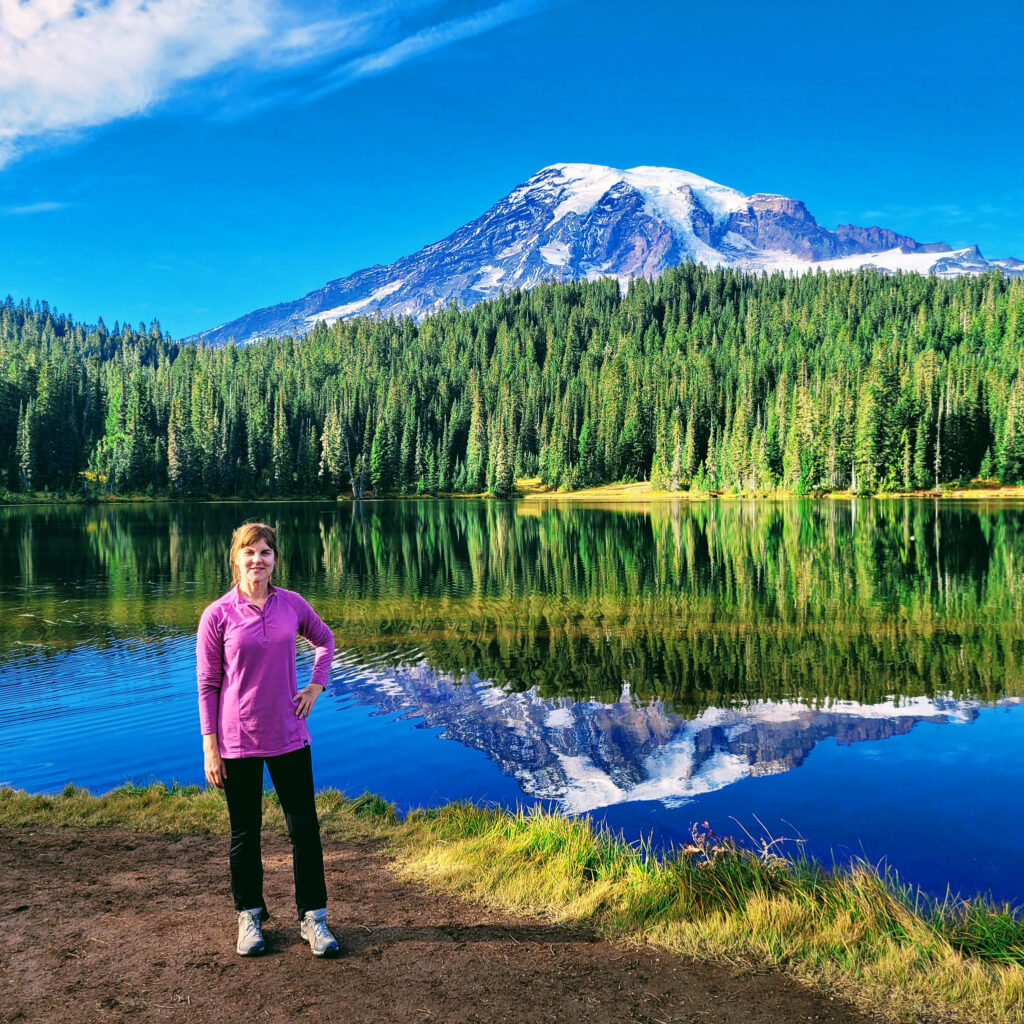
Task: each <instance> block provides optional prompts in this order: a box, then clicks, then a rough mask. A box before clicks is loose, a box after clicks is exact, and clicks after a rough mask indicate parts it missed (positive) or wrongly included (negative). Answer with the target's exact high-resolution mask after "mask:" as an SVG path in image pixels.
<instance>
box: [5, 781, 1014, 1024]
mask: <svg viewBox="0 0 1024 1024" xmlns="http://www.w3.org/2000/svg"><path fill="white" fill-rule="evenodd" d="M317 800H318V808H319V810H320V816H321V824H322V831H323V835H324V840H325V842H335V841H341V842H360V841H368V840H373V841H376V842H381V843H383V844H384V845H385V847H386V848H387V851H388V855H389V857H390V859H391V862H390V869H391V871H392V872H394V873H395V874H396V875H397V877H398V878H399V879H400V880H403V881H407V882H410V883H415V884H419V885H425V886H427V887H428V888H429V889H432V890H434V891H437V892H441V893H445V894H448V895H453V896H458V897H461V898H462V899H465V900H468V901H470V902H471V903H472V904H475V905H479V906H486V907H490V908H493V909H497V910H500V911H502V912H506V913H514V914H519V915H527V916H528V917H530V918H535V919H537V918H539V919H542V920H545V921H548V922H549V923H551V924H553V925H568V926H570V927H582V928H586V929H588V930H591V931H593V932H594V933H595V934H596V935H599V936H600V937H601V938H602V939H603V940H609V941H627V942H631V943H644V944H649V945H652V946H655V947H660V948H662V949H664V950H666V951H669V952H671V953H674V954H678V955H680V956H682V957H684V958H687V959H690V960H694V961H701V962H718V963H733V964H736V963H741V964H745V965H748V967H749V969H751V970H754V971H758V970H765V969H768V970H771V971H778V972H782V973H783V974H786V975H788V976H789V977H791V978H793V979H794V980H796V981H798V982H800V983H802V984H807V985H810V986H812V987H813V988H815V989H817V990H818V991H819V992H822V993H824V994H826V995H830V996H838V997H841V998H843V999H846V1000H849V1001H850V1002H851V1003H852V1004H854V1005H856V1006H858V1007H859V1009H860V1010H861V1011H864V1012H868V1013H882V1014H885V1015H886V1019H887V1020H892V1021H901V1022H902V1021H905V1022H910V1021H920V1020H925V1019H931V1018H932V1016H933V1015H935V1016H936V1017H941V1019H943V1020H962V1021H965V1022H966V1021H971V1022H977V1024H981V1022H986V1024H1010V1022H1020V1021H1022V1020H1024V922H1022V921H1021V920H1020V917H1019V913H1018V912H1017V910H1015V908H1012V907H1009V906H1007V905H996V904H992V903H988V902H986V901H984V900H981V899H977V900H971V901H967V902H957V903H953V904H946V905H942V906H938V907H936V906H929V905H928V904H927V903H924V902H922V900H921V897H920V895H919V894H917V893H914V892H912V891H911V890H909V889H906V888H901V887H900V886H899V884H898V881H897V880H896V879H895V878H893V877H892V876H883V875H879V874H878V873H877V872H876V871H875V870H874V869H873V868H872V867H871V866H870V865H858V866H855V867H853V868H852V869H849V870H844V869H826V868H825V867H823V866H822V865H819V864H814V863H811V862H808V861H799V860H791V859H786V858H782V857H778V856H776V855H775V854H774V853H773V851H772V850H771V848H770V847H769V846H765V848H764V849H762V850H760V851H758V852H751V851H748V850H744V849H742V848H740V847H738V846H737V844H735V843H734V842H733V841H732V840H731V839H729V838H728V837H722V836H715V835H713V834H712V833H710V832H709V831H708V830H707V829H702V828H700V827H695V828H694V831H693V841H692V843H691V844H689V845H687V846H686V847H684V848H683V849H682V850H680V851H678V852H677V853H676V854H674V855H673V856H671V857H669V858H667V859H663V860H660V859H657V858H654V857H652V856H650V851H649V850H647V849H644V848H642V847H638V846H636V845H630V844H627V843H625V842H624V841H623V840H622V839H621V838H617V837H615V836H614V835H611V834H609V833H607V832H602V831H599V830H597V829H595V827H594V826H593V825H592V824H591V823H590V822H589V820H587V819H572V818H567V817H565V816H564V815H561V814H551V813H540V812H532V813H525V812H518V813H514V812H504V811H496V810H490V809H485V808H480V807H476V806H473V805H469V804H450V805H447V806H444V807H440V808H436V809H432V810H427V811H415V812H411V813H410V814H409V815H407V816H406V817H405V818H404V819H401V820H399V819H398V817H397V816H396V815H395V813H394V809H393V808H392V807H391V806H390V805H388V804H387V803H386V802H385V801H383V800H382V799H381V798H379V797H376V796H372V795H370V794H364V795H363V796H362V797H358V798H356V799H350V798H347V797H345V796H343V795H342V794H340V793H338V792H337V791H333V790H321V791H320V792H319V793H318V798H317ZM264 811H265V814H264V817H265V823H266V824H265V828H266V829H267V830H268V831H271V832H275V833H278V834H280V833H281V832H282V831H283V822H282V820H281V814H280V810H279V808H278V806H277V803H276V800H275V798H274V796H273V794H267V795H266V796H265V798H264ZM40 827H43V828H51V829H52V828H56V829H60V828H86V829H88V828H101V829H102V828H107V829H109V828H115V829H123V830H128V831H130V832H132V833H133V834H135V835H136V836H137V837H138V838H139V839H140V840H141V839H142V837H144V836H146V835H162V836H168V835H171V836H182V835H223V834H224V833H225V832H226V829H227V816H226V808H225V804H224V800H223V796H222V794H220V793H219V791H217V790H211V789H200V788H199V787H171V788H168V787H166V786H163V785H162V784H155V785H151V786H147V787H141V786H124V787H121V788H120V789H116V790H112V791H111V792H109V793H106V794H103V795H102V796H91V795H89V794H88V793H87V792H86V791H84V790H81V789H78V788H76V787H74V786H68V787H67V788H65V790H64V791H63V792H62V793H61V794H59V795H58V796H38V795H32V794H28V793H24V792H22V791H15V790H12V789H2V790H0V828H4V829H12V830H30V829H38V828H40Z"/></svg>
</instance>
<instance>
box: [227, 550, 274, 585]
mask: <svg viewBox="0 0 1024 1024" xmlns="http://www.w3.org/2000/svg"><path fill="white" fill-rule="evenodd" d="M235 565H236V566H237V567H238V578H239V580H240V581H241V583H242V586H243V587H244V588H245V589H246V590H253V589H256V588H259V587H262V586H265V585H266V584H267V583H269V582H270V574H271V573H272V572H273V571H274V551H273V549H272V548H271V546H270V545H269V544H268V543H267V542H266V541H265V540H263V539H262V538H260V539H257V540H254V541H253V542H252V544H248V545H246V546H245V547H244V548H242V549H241V550H239V552H238V554H237V555H235Z"/></svg>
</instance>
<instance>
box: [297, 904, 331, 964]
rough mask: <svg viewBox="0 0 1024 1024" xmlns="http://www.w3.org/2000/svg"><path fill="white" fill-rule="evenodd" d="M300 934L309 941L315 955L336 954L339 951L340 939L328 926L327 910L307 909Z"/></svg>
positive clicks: (300, 927) (300, 926)
mask: <svg viewBox="0 0 1024 1024" xmlns="http://www.w3.org/2000/svg"><path fill="white" fill-rule="evenodd" d="M299 934H300V935H301V936H302V937H303V938H304V939H305V940H306V942H308V943H309V948H310V949H311V950H313V956H334V955H335V954H336V953H337V952H338V940H337V939H336V938H335V937H334V936H333V935H332V934H331V932H330V929H329V928H328V927H327V911H326V910H307V911H306V913H305V914H303V916H302V923H301V924H300V925H299Z"/></svg>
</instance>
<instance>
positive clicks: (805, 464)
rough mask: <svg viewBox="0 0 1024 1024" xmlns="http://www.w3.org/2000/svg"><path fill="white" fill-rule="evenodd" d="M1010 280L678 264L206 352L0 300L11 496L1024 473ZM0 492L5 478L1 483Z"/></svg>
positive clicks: (669, 484) (1023, 477) (866, 482)
mask: <svg viewBox="0 0 1024 1024" xmlns="http://www.w3.org/2000/svg"><path fill="white" fill-rule="evenodd" d="M1022 353H1024V279H1020V278H1015V279H1007V278H1004V277H1003V276H1001V275H1000V274H998V273H991V274H986V275H983V276H981V277H961V278H958V279H956V280H948V281H947V280H940V279H937V278H925V277H920V276H918V275H913V274H908V275H903V274H898V275H894V276H888V275H883V274H880V273H878V272H876V271H861V272H857V273H852V274H829V275H824V274H816V275H806V276H804V277H799V278H790V277H785V276H782V275H779V274H776V275H773V276H753V275H744V274H742V273H740V272H737V271H730V270H722V269H716V270H712V269H709V268H706V267H703V266H700V265H697V264H693V263H686V264H684V265H682V266H680V267H678V268H675V269H673V270H670V271H668V272H667V273H665V274H664V275H662V276H661V277H660V278H658V279H657V280H655V281H646V280H639V281H634V282H633V283H632V284H631V285H630V287H629V289H628V291H627V293H626V294H625V295H620V292H619V288H618V285H617V283H616V282H614V281H610V280H604V281H594V282H576V283H567V284H558V285H555V284H552V285H543V286H541V287H538V288H535V289H534V290H532V291H531V292H513V293H511V294H509V295H503V296H501V297H499V298H498V299H496V300H494V301H491V302H486V303H481V304H479V305H477V306H475V307H473V308H472V309H468V310H467V309H458V308H456V307H455V306H454V305H452V306H450V307H449V308H448V309H446V310H442V311H439V312H438V313H436V314H434V315H433V316H431V317H429V318H427V319H426V320H424V321H423V322H422V323H420V324H416V323H414V322H412V321H411V320H408V319H399V320H396V319H388V320H383V319H369V318H361V319H356V320H349V321H345V322H343V323H337V324H335V325H333V326H332V327H327V326H325V325H324V324H318V325H317V326H316V327H315V328H314V330H313V331H312V333H311V334H310V335H308V336H307V337H306V338H304V339H301V340H298V341H296V340H293V339H283V340H280V341H267V342H263V343H260V344H256V345H250V346H248V347H246V348H237V347H235V346H233V345H229V346H227V347H226V348H220V349H213V348H206V347H202V346H194V345H185V346H180V345H176V344H174V343H172V342H171V341H170V339H168V338H167V337H166V336H165V335H164V334H163V333H162V332H161V330H160V327H159V324H157V323H156V322H154V323H153V324H152V325H150V327H148V328H147V327H146V326H145V325H140V326H139V328H137V329H133V328H130V327H122V326H120V325H115V327H114V329H113V330H108V329H107V328H106V327H105V326H104V325H103V323H102V322H101V323H100V324H99V325H97V326H96V327H90V328H86V327H83V326H82V325H78V324H75V323H73V322H72V321H71V320H69V319H68V318H66V317H62V316H58V315H57V314H56V313H55V312H53V311H52V310H50V309H48V308H47V307H46V306H45V304H43V305H39V304H37V305H36V306H30V305H29V304H28V303H22V304H20V305H16V304H15V303H14V302H13V301H12V300H11V299H8V300H7V301H6V302H5V303H4V304H3V306H2V307H0V460H2V461H0V473H2V474H4V475H5V477H6V485H7V488H8V489H10V490H11V491H39V490H43V489H49V490H65V491H72V490H75V491H79V490H82V489H83V488H85V489H89V488H102V489H105V490H107V491H111V492H117V493H132V492H146V493H152V494H169V495H176V496H201V495H208V494H215V495H221V496H232V495H235V496H244V497H250V496H266V495H282V496H286V495H318V494H321V495H334V494H339V493H352V494H353V495H356V496H359V495H361V494H364V493H366V492H368V491H372V492H374V493H376V494H389V493H405V494H411V493H427V494H434V493H439V492H449V491H455V492H467V493H475V492H480V491H484V490H488V491H492V492H494V493H496V494H508V493H511V492H512V491H513V489H514V482H515V480H516V479H517V478H518V477H522V476H535V475H539V476H540V477H541V478H542V480H543V481H544V483H546V484H549V485H552V486H558V487H565V488H575V487H580V486H586V485H590V484H597V483H602V482H611V481H616V480H639V479H649V480H651V482H652V483H653V484H654V485H655V486H656V487H661V488H665V489H668V490H679V489H688V488H692V489H698V490H712V491H714V490H736V491H745V492H760V491H767V490H772V489H776V488H782V489H787V490H792V491H795V492H797V493H813V492H816V491H822V490H834V489H844V488H852V489H853V490H855V491H859V492H871V491H880V490H908V489H916V488H925V487H933V486H937V485H939V484H942V483H945V482H950V481H964V480H967V479H970V478H974V477H978V476H981V477H985V478H996V479H998V480H999V481H1001V482H1003V483H1017V482H1021V481H1024V374H1022V373H1021V369H1022ZM2 482H3V479H2V478H0V483H2Z"/></svg>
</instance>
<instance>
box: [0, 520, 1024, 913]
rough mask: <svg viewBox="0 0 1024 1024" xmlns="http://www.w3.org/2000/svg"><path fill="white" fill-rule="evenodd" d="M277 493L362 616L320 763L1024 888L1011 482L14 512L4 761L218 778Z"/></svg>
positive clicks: (40, 785)
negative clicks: (743, 497) (1002, 496)
mask: <svg viewBox="0 0 1024 1024" xmlns="http://www.w3.org/2000/svg"><path fill="white" fill-rule="evenodd" d="M253 517H258V518H264V519H266V520H268V521H270V522H274V523H277V524H279V526H280V533H281V541H282V546H283V550H284V555H285V557H284V559H283V560H282V562H281V564H280V566H279V576H278V579H279V582H281V583H282V584H283V585H285V586H288V587H291V588H293V589H297V590H300V591H301V592H302V593H303V594H305V595H306V596H307V597H308V598H309V600H310V601H311V602H312V603H313V604H314V606H315V607H316V608H317V610H318V611H319V612H320V614H321V615H322V616H323V618H325V619H326V620H327V622H328V623H329V624H330V625H331V626H332V628H333V629H334V631H335V636H336V639H337V645H338V646H337V654H336V657H335V661H334V665H333V669H332V684H331V685H332V693H331V695H330V696H329V697H325V698H323V699H321V701H319V702H318V704H317V707H316V709H315V711H314V715H313V717H312V719H311V721H310V726H311V730H312V732H313V735H314V756H315V759H316V769H317V781H318V784H319V785H335V786H338V787H340V788H342V789H345V790H347V791H348V792H350V793H354V792H360V791H362V790H363V789H370V790H372V791H374V792H378V793H380V794H382V795H383V796H384V797H386V798H387V799H389V800H393V801H395V802H396V803H397V804H398V805H399V807H401V808H403V809H405V808H408V807H414V806H424V805H431V804H438V803H442V802H446V801H449V800H452V799H458V798H469V799H474V800H483V801H493V802H495V803H498V804H501V805H506V806H511V805H514V804H516V803H533V802H538V803H542V804H545V805H548V806H557V807H560V808H561V809H563V810H566V811H568V812H572V813H589V814H593V815H595V816H596V817H598V818H600V819H602V820H605V821H607V822H608V823H609V824H611V825H612V826H613V827H614V828H616V829H618V830H622V831H624V832H625V833H626V834H627V835H628V836H630V837H636V836H638V835H641V834H642V835H645V836H653V837H654V840H655V842H657V843H666V844H667V843H672V842H678V841H680V840H682V839H685V838H686V837H687V836H688V834H689V829H690V827H691V824H692V823H693V822H702V821H705V820H706V821H709V822H710V823H711V824H712V826H713V827H714V828H715V830H716V831H718V832H727V833H732V834H738V835H740V836H742V835H743V834H744V833H745V832H750V833H751V835H753V836H754V837H755V838H756V839H760V838H761V837H762V836H763V835H768V836H770V837H771V838H782V837H785V838H787V839H800V840H803V842H804V846H805V848H806V849H807V851H808V852H810V853H812V854H813V855H815V856H818V857H821V858H823V859H825V860H829V859H831V858H833V857H835V858H837V859H841V860H846V859H849V858H851V857H859V856H862V857H866V858H868V859H870V860H872V861H876V862H880V861H881V862H885V863H887V864H890V865H892V866H893V867H895V868H897V869H898V870H899V872H900V873H901V875H902V876H903V877H904V878H906V879H907V880H908V881H910V882H913V883H915V884H918V885H922V886H924V887H926V888H928V889H930V890H931V891H935V892H943V891H945V889H946V888H947V886H951V887H952V888H953V889H954V890H958V891H963V892H971V893H973V892H976V891H991V892H993V893H994V894H995V895H997V896H999V897H1002V898H1008V899H1011V900H1017V899H1020V898H1021V896H1022V895H1024V894H1022V892H1021V885H1020V883H1019V881H1018V877H1017V876H1018V874H1019V863H1020V858H1021V853H1022V851H1024V825H1022V823H1021V820H1020V815H1019V813H1018V811H1017V809H1016V808H1017V800H1016V798H1015V794H1016V793H1018V792H1019V791H1020V788H1021V785H1022V783H1024V769H1022V768H1021V767H1020V762H1021V759H1020V758H1019V756H1018V753H1019V751H1020V750H1021V749H1022V741H1024V710H1022V709H1021V707H1020V706H1019V698H1020V695H1021V694H1022V693H1024V686H1022V680H1024V671H1022V665H1024V637H1022V636H1021V632H1020V623H1021V622H1022V610H1024V609H1022V603H1024V595H1022V591H1021V586H1020V582H1019V578H1018V577H1019V572H1018V566H1019V565H1021V564H1022V562H1024V510H1022V508H1021V507H1020V506H1014V505H1007V504H1000V505H995V504H992V505H977V504H971V505H968V504H962V505H958V504H951V503H941V504H939V503H936V502H931V501H912V500H905V501H897V502H889V503H886V502H871V501H864V500H856V501H845V502H841V501H819V502H788V503H781V504H774V505H773V504H766V503H760V504H753V503H749V504H748V503H733V502H711V503H700V504H686V503H669V504H660V505H654V506H651V507H649V508H647V507H643V508H623V507H616V508H601V507H583V506H576V505H573V506H571V507H544V506H538V505H532V504H526V503H520V504H519V505H514V504H511V503H507V504H505V503H496V502H486V503H485V502H476V501H457V502H432V501H423V502H386V503H385V502H380V503H372V502H365V503H361V504H358V505H352V504H342V505H339V504H337V503H333V502H332V503H326V502H325V503H304V504H295V503H288V504H277V505H275V504H267V503H261V504H241V503H239V504H196V505H188V506H185V505H144V506H112V507H68V508H38V509H37V508H6V509H0V615H2V616H3V622H4V629H3V631H2V633H0V782H3V783H8V784H12V785H15V786H19V787H24V788H26V789H29V790H34V791H41V792H52V791H55V790H58V789H60V788H61V787H62V786H63V785H65V784H66V783H67V782H69V781H74V782H76V783H78V784H80V785H85V786H88V787H89V788H90V789H92V790H93V791H97V792H99V791H104V790H106V789H109V788H111V787H112V786H115V785H118V784H120V783H121V782H123V781H125V779H134V780H139V781H145V780H147V779H154V778H155V779H162V780H165V781H172V780H177V781H180V782H200V781H201V780H202V759H201V749H200V742H199V737H198V716H197V712H196V701H195V679H194V673H195V660H194V630H195V623H196V621H197V619H198V617H199V614H200V612H201V611H202V608H203V607H204V606H205V605H206V604H207V603H208V602H209V601H211V600H212V599H214V598H215V597H217V596H218V595H219V594H221V593H223V592H224V591H225V590H226V589H227V588H228V586H229V584H230V578H229V573H228V569H227V565H226V561H225V548H226V544H227V540H228V538H229V536H230V532H231V530H232V528H233V527H234V526H235V525H237V523H238V522H241V521H243V520H244V519H248V518H253ZM300 660H301V662H302V664H301V665H300V678H301V677H302V674H303V672H307V673H308V669H309V665H310V663H311V658H310V652H309V650H308V648H306V649H303V650H302V651H301V652H300ZM786 845H787V847H788V848H790V849H796V847H795V846H793V845H789V844H786Z"/></svg>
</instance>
